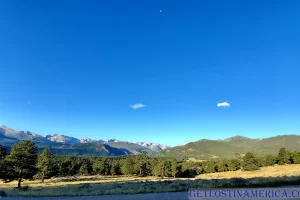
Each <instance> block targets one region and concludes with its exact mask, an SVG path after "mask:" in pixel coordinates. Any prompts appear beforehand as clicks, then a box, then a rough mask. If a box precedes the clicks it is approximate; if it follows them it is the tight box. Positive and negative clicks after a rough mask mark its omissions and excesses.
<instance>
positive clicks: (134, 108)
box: [130, 103, 146, 110]
mask: <svg viewBox="0 0 300 200" xmlns="http://www.w3.org/2000/svg"><path fill="white" fill-rule="evenodd" d="M130 107H131V108H132V109H133V110H137V109H140V108H144V107H146V106H145V105H144V104H142V103H137V104H134V105H131V106H130Z"/></svg>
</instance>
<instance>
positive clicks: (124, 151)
mask: <svg viewBox="0 0 300 200" xmlns="http://www.w3.org/2000/svg"><path fill="white" fill-rule="evenodd" d="M20 140H33V141H34V142H35V143H36V144H37V146H38V147H39V150H40V151H41V150H42V149H44V148H46V147H49V148H50V151H51V152H53V153H56V154H61V155H73V156H80V155H93V156H120V155H129V154H139V153H141V152H142V151H146V152H148V154H149V155H154V156H158V157H173V158H177V159H187V158H190V159H198V160H206V159H210V158H233V157H235V156H237V155H238V154H239V155H243V154H245V153H247V152H252V153H254V154H256V155H257V156H265V155H268V154H273V155H275V154H278V151H279V149H280V148H282V147H285V148H286V149H287V150H289V151H300V136H299V135H278V136H274V137H269V138H262V139H259V138H257V139H254V138H248V137H244V136H234V137H230V138H227V139H223V140H207V139H202V140H198V141H195V142H190V143H186V144H183V145H178V146H175V147H169V146H166V145H163V144H157V143H151V142H128V141H121V140H116V139H110V140H106V141H104V140H92V139H89V138H81V139H78V138H74V137H69V136H65V135H58V134H51V135H46V136H42V135H40V134H36V133H32V132H30V131H16V130H14V129H11V128H9V127H6V126H0V144H1V145H3V146H5V147H7V148H8V150H9V148H10V147H11V146H12V145H13V144H14V143H16V142H18V141H20Z"/></svg>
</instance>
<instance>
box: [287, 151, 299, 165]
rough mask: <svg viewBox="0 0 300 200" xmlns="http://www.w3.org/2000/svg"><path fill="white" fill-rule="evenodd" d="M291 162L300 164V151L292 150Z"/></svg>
mask: <svg viewBox="0 0 300 200" xmlns="http://www.w3.org/2000/svg"><path fill="white" fill-rule="evenodd" d="M289 156H290V163H292V164H300V153H299V152H296V151H294V152H290V153H289Z"/></svg>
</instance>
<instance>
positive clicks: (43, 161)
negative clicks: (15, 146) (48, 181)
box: [37, 148, 52, 183]
mask: <svg viewBox="0 0 300 200" xmlns="http://www.w3.org/2000/svg"><path fill="white" fill-rule="evenodd" d="M51 161H52V154H51V153H50V150H49V148H46V149H44V150H43V152H42V153H41V154H39V155H38V161H37V168H38V170H39V174H40V175H41V178H42V183H43V182H44V179H45V175H47V174H48V173H49V170H50V167H51Z"/></svg>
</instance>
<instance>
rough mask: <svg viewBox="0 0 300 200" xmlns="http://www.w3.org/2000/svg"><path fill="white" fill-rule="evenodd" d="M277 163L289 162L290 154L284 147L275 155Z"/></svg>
mask: <svg viewBox="0 0 300 200" xmlns="http://www.w3.org/2000/svg"><path fill="white" fill-rule="evenodd" d="M277 160H278V164H279V165H284V164H289V163H290V156H289V153H288V151H287V150H286V149H285V148H281V149H280V150H279V153H278V156H277Z"/></svg>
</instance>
